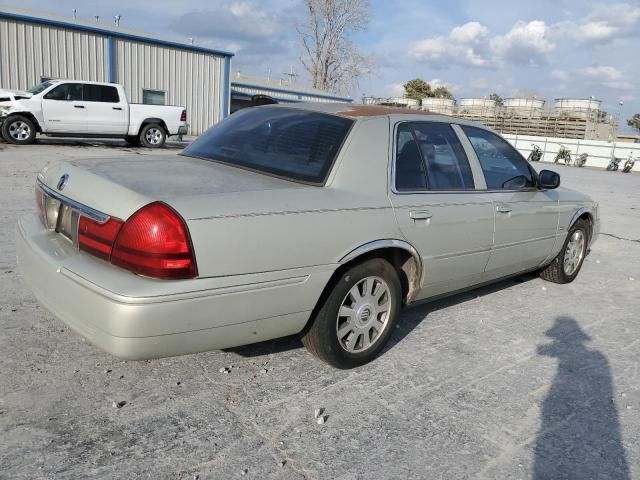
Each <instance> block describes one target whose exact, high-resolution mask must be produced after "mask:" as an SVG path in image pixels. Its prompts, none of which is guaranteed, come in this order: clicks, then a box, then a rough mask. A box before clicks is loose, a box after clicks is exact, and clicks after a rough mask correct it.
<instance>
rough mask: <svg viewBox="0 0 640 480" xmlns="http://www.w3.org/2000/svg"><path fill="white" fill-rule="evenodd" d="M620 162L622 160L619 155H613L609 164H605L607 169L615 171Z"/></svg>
mask: <svg viewBox="0 0 640 480" xmlns="http://www.w3.org/2000/svg"><path fill="white" fill-rule="evenodd" d="M620 162H622V159H621V158H620V157H613V158H612V159H611V161H610V162H609V165H607V170H608V171H610V172H616V171H617V170H618V167H619V166H620Z"/></svg>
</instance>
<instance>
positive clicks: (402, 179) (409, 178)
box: [395, 122, 474, 191]
mask: <svg viewBox="0 0 640 480" xmlns="http://www.w3.org/2000/svg"><path fill="white" fill-rule="evenodd" d="M395 172H396V178H395V182H396V189H397V190H398V191H411V190H467V189H473V188H474V183H473V174H472V172H471V167H470V165H469V160H468V159H467V156H466V154H465V152H464V148H463V147H462V145H461V144H460V141H459V140H458V137H457V135H456V133H455V132H454V131H453V129H452V128H451V125H449V124H446V123H435V122H416V123H403V124H401V125H400V126H399V127H398V129H397V138H396V164H395Z"/></svg>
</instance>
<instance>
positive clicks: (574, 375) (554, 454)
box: [533, 317, 630, 480]
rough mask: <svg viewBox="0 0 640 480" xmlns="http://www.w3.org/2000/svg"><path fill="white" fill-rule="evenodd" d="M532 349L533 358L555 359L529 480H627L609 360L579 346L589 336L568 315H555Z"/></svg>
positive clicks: (583, 346) (583, 345) (587, 339)
mask: <svg viewBox="0 0 640 480" xmlns="http://www.w3.org/2000/svg"><path fill="white" fill-rule="evenodd" d="M546 335H547V336H548V337H549V338H551V339H552V342H551V343H549V344H546V345H539V346H538V355H542V356H547V357H553V358H557V359H558V371H557V373H556V376H555V378H554V379H553V383H552V385H551V388H550V390H549V393H548V395H547V397H546V399H545V400H544V403H543V405H542V423H541V426H540V430H539V432H538V436H537V438H536V447H535V459H534V465H533V472H534V474H533V478H534V479H535V480H543V479H544V480H546V479H551V478H572V479H573V478H575V479H588V478H594V479H595V478H607V479H616V480H627V479H629V478H630V474H629V466H628V463H627V458H626V454H625V450H624V447H623V445H622V438H621V433H620V422H619V420H618V411H617V409H616V405H615V402H614V387H613V379H612V377H611V369H610V368H609V362H608V360H607V357H605V356H604V355H603V354H602V353H601V352H599V351H598V350H590V349H589V348H587V347H586V346H585V343H586V342H588V341H589V340H591V338H590V337H589V336H588V335H587V334H586V333H584V332H583V331H582V329H581V328H580V326H579V325H578V322H576V321H575V320H574V319H573V318H570V317H559V318H557V319H556V321H555V323H554V325H553V327H551V328H550V329H549V330H547V332H546Z"/></svg>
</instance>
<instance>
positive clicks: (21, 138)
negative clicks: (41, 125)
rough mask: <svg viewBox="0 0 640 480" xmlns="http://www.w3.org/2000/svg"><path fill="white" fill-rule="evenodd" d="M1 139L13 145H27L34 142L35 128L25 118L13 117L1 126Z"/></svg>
mask: <svg viewBox="0 0 640 480" xmlns="http://www.w3.org/2000/svg"><path fill="white" fill-rule="evenodd" d="M2 138H4V140H5V141H6V142H8V143H13V144H15V145H29V144H31V143H33V142H34V141H35V138H36V127H35V126H34V125H33V122H32V121H31V120H29V119H28V118H27V117H23V116H22V115H14V116H11V117H9V118H7V119H6V120H5V121H4V123H3V124H2Z"/></svg>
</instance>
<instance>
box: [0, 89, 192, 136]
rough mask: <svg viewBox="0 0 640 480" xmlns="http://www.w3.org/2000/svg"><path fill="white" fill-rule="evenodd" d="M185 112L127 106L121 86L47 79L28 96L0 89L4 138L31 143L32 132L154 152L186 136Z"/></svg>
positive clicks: (167, 106) (156, 107) (166, 107)
mask: <svg viewBox="0 0 640 480" xmlns="http://www.w3.org/2000/svg"><path fill="white" fill-rule="evenodd" d="M186 120H187V112H186V110H185V109H184V108H183V107H177V106H169V105H142V104H130V103H129V102H128V101H127V97H126V95H125V91H124V89H123V87H122V85H119V84H114V83H98V82H79V81H71V80H49V81H46V82H43V83H41V84H39V85H36V86H35V87H33V88H32V89H31V90H30V91H28V92H16V91H7V90H0V129H1V132H2V137H3V138H4V140H6V141H7V142H10V143H14V144H17V145H25V144H30V143H33V142H34V140H35V137H36V133H41V134H44V135H49V136H58V137H102V138H123V139H125V140H127V142H129V143H131V144H134V145H138V144H140V145H143V146H145V147H150V148H157V147H161V146H163V145H164V142H165V140H166V138H167V136H170V135H180V134H185V133H187V123H186Z"/></svg>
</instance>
